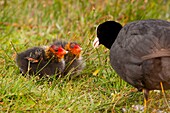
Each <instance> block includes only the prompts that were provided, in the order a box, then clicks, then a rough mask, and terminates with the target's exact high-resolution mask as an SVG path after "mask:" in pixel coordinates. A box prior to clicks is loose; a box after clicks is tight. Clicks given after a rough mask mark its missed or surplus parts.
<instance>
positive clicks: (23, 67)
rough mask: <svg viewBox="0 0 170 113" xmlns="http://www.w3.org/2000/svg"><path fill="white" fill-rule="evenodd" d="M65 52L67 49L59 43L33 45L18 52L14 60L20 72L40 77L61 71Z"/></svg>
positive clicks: (63, 65)
mask: <svg viewBox="0 0 170 113" xmlns="http://www.w3.org/2000/svg"><path fill="white" fill-rule="evenodd" d="M65 54H67V51H66V50H64V49H63V48H62V46H61V45H51V46H43V47H33V48H30V49H28V50H26V51H24V52H21V53H19V54H18V55H17V57H16V62H17V65H18V67H19V68H20V71H21V72H22V74H26V73H28V74H30V75H39V76H40V77H42V76H44V75H54V74H58V73H61V72H63V70H64V68H65V61H64V55H65Z"/></svg>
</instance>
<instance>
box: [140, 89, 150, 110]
mask: <svg viewBox="0 0 170 113" xmlns="http://www.w3.org/2000/svg"><path fill="white" fill-rule="evenodd" d="M142 92H143V94H144V108H145V109H146V105H147V101H148V96H149V90H148V89H143V90H142Z"/></svg>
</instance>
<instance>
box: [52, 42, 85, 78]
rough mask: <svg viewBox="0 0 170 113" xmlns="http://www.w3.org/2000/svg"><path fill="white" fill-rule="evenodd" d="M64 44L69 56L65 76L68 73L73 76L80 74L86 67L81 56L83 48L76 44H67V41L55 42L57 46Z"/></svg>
mask: <svg viewBox="0 0 170 113" xmlns="http://www.w3.org/2000/svg"><path fill="white" fill-rule="evenodd" d="M59 43H60V44H62V47H63V48H64V49H65V50H67V51H68V54H67V55H65V58H64V59H65V64H66V66H65V69H64V71H63V75H67V74H68V73H69V74H70V75H71V76H73V75H75V74H79V73H80V72H81V71H82V70H83V69H84V67H85V62H84V60H83V57H82V55H81V51H82V48H81V46H80V45H79V44H78V43H76V42H66V41H54V43H53V44H54V45H55V44H59Z"/></svg>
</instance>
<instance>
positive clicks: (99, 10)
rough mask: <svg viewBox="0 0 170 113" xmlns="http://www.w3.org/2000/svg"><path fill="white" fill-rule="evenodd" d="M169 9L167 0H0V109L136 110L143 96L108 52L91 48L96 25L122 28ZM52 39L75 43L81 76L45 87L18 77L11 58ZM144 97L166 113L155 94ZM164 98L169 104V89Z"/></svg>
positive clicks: (163, 14) (163, 16) (154, 108)
mask: <svg viewBox="0 0 170 113" xmlns="http://www.w3.org/2000/svg"><path fill="white" fill-rule="evenodd" d="M169 6H170V1H168V0H163V1H158V0H144V1H140V0H137V1H135V0H128V1H127V0H90V1H89V0H77V1H73V0H66V1H63V0H45V1H42V0H10V1H9V0H1V1H0V111H1V112H76V113H77V112H83V113H84V112H89V113H91V112H122V110H123V109H125V110H126V112H136V111H134V109H133V108H132V106H133V105H142V104H143V94H142V93H140V92H137V91H136V90H135V89H134V88H133V87H131V86H130V85H129V84H127V83H126V82H124V81H123V80H122V79H121V78H120V77H119V76H118V75H117V74H116V72H115V71H114V70H113V69H112V68H111V66H110V63H109V51H108V50H106V49H105V48H104V47H100V48H99V49H97V50H94V49H93V47H92V45H91V44H92V41H93V39H94V37H95V36H96V31H95V30H96V26H97V25H98V24H100V23H102V22H104V21H106V20H116V21H119V22H120V23H122V24H123V25H124V24H126V23H128V22H131V21H135V20H142V19H151V18H155V19H164V20H169V18H170V14H169V12H170V7H169ZM56 38H58V39H65V40H67V41H70V40H72V41H76V42H78V43H80V44H81V46H82V47H83V54H82V55H83V57H84V60H85V61H86V68H85V69H84V70H83V72H82V73H81V75H80V76H79V77H78V78H75V79H72V80H68V79H67V77H65V78H58V79H56V80H53V81H52V82H51V83H50V84H49V83H48V82H47V81H44V80H37V79H36V77H24V76H22V75H21V74H20V73H19V69H18V67H17V65H16V63H15V56H16V54H17V53H19V52H21V51H24V50H26V49H28V48H31V47H33V46H41V45H48V44H50V43H51V42H52V41H53V40H54V39H56ZM149 99H150V100H149V102H148V108H147V111H148V112H157V111H158V110H159V111H164V112H168V111H169V109H168V106H167V104H166V102H165V98H163V97H162V96H160V93H157V92H151V94H150V96H149ZM166 99H167V100H168V101H169V100H170V95H169V91H166ZM137 112H139V111H137Z"/></svg>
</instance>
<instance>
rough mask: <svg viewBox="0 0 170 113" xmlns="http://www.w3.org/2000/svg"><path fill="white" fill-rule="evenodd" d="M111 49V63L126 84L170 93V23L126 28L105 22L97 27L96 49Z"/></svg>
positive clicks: (147, 22)
mask: <svg viewBox="0 0 170 113" xmlns="http://www.w3.org/2000/svg"><path fill="white" fill-rule="evenodd" d="M100 44H102V45H104V46H105V47H106V48H108V49H110V63H111V65H112V67H113V69H114V70H115V71H116V72H117V74H118V75H119V76H120V77H121V78H122V79H123V80H125V81H126V82H128V83H129V84H131V85H132V86H134V87H135V88H137V89H138V90H139V91H142V90H143V91H144V96H145V99H146V100H147V99H148V95H149V91H150V90H161V89H164V90H168V89H170V22H168V21H165V20H154V19H150V20H141V21H135V22H131V23H128V24H127V25H125V26H124V27H122V25H121V24H119V23H117V22H115V21H106V22H104V23H102V24H100V25H99V26H98V27H97V38H96V39H95V40H94V43H93V45H94V47H97V46H98V45H100Z"/></svg>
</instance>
